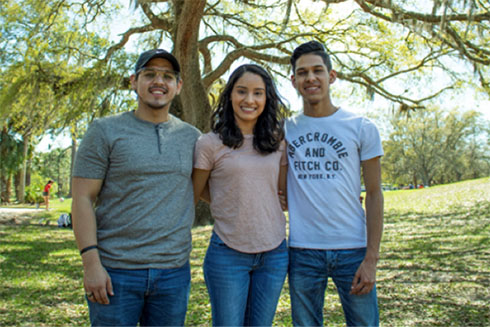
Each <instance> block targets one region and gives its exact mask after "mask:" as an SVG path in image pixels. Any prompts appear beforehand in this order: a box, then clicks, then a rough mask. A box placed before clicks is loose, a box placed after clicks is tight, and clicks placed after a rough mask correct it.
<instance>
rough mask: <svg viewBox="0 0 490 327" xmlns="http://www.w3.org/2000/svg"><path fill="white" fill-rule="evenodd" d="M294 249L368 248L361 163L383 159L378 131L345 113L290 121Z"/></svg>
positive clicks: (289, 195)
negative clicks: (361, 198)
mask: <svg viewBox="0 0 490 327" xmlns="http://www.w3.org/2000/svg"><path fill="white" fill-rule="evenodd" d="M285 129H286V141H287V157H288V163H289V167H288V182H287V184H288V207H289V223H290V233H289V246H291V247H296V248H308V249H330V250H331V249H353V248H360V247H365V246H366V218H365V214H364V210H363V208H362V206H361V203H360V201H359V196H360V194H361V161H365V160H369V159H372V158H375V157H378V156H382V155H383V149H382V145H381V139H380V136H379V132H378V129H377V128H376V126H375V125H374V124H373V123H372V122H371V121H370V120H368V119H367V118H364V117H361V116H358V115H356V114H353V113H351V112H348V111H345V110H343V109H339V110H337V111H336V112H335V113H334V114H332V115H330V116H327V117H311V116H305V115H304V114H299V115H298V116H296V117H293V118H290V119H288V120H287V121H286V125H285Z"/></svg>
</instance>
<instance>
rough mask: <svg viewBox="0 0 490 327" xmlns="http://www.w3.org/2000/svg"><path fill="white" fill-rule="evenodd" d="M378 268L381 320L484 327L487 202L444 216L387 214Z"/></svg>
mask: <svg viewBox="0 0 490 327" xmlns="http://www.w3.org/2000/svg"><path fill="white" fill-rule="evenodd" d="M385 221H386V222H387V224H386V228H385V232H384V237H383V239H384V241H383V243H382V251H381V253H382V254H381V256H382V259H381V261H380V263H379V265H378V293H379V301H380V309H381V315H382V320H383V321H386V322H391V321H393V322H395V321H403V322H404V325H417V326H487V325H489V324H490V313H489V310H488V302H489V299H490V292H489V290H488V285H489V284H490V267H489V265H488V263H489V262H490V245H489V244H490V242H489V241H490V240H489V239H490V202H488V201H486V202H485V201H482V202H478V203H475V204H474V205H473V206H469V207H452V208H450V210H449V211H448V213H447V214H446V213H441V214H436V215H432V214H422V213H418V212H404V213H403V214H397V213H396V212H389V213H388V214H387V215H386V216H385Z"/></svg>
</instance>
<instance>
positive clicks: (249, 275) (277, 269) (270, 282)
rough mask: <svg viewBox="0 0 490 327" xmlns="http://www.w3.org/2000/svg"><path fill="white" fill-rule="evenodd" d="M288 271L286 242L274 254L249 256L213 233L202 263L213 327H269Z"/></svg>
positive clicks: (269, 252) (272, 252)
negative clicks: (229, 245)
mask: <svg viewBox="0 0 490 327" xmlns="http://www.w3.org/2000/svg"><path fill="white" fill-rule="evenodd" d="M287 269H288V250H287V245H286V240H284V241H283V242H282V243H281V245H280V246H279V247H277V248H276V249H274V250H271V251H267V252H261V253H255V254H248V253H242V252H238V251H236V250H233V249H231V248H229V247H228V246H226V245H225V243H224V242H223V241H222V240H221V239H220V238H219V237H218V235H216V233H214V232H213V235H212V236H211V241H210V243H209V247H208V250H207V252H206V257H205V259H204V278H205V280H206V286H207V288H208V293H209V297H210V300H211V310H212V317H213V326H271V325H272V321H273V319H274V315H275V313H276V307H277V302H278V301H279V296H280V295H281V289H282V286H283V284H284V280H285V279H286V275H287Z"/></svg>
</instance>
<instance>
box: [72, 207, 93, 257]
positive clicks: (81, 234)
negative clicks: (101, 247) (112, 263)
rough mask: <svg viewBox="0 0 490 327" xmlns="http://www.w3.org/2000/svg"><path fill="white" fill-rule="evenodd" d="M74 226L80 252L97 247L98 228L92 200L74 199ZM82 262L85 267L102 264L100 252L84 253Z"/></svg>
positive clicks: (90, 251)
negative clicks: (90, 247) (89, 247)
mask: <svg viewBox="0 0 490 327" xmlns="http://www.w3.org/2000/svg"><path fill="white" fill-rule="evenodd" d="M72 225H73V232H74V234H75V239H76V242H77V246H78V249H79V250H82V249H84V248H86V247H88V246H91V245H97V226H96V220H95V213H94V209H93V206H92V201H91V200H89V199H87V198H73V202H72ZM82 262H83V265H84V266H87V265H91V264H94V263H100V259H99V255H98V250H96V249H93V250H89V251H87V252H85V253H83V254H82Z"/></svg>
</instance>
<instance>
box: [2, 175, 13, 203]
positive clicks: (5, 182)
mask: <svg viewBox="0 0 490 327" xmlns="http://www.w3.org/2000/svg"><path fill="white" fill-rule="evenodd" d="M0 183H2V186H1V200H0V201H1V202H2V203H10V197H11V196H12V175H10V174H9V175H5V176H2V177H1V182H0Z"/></svg>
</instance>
